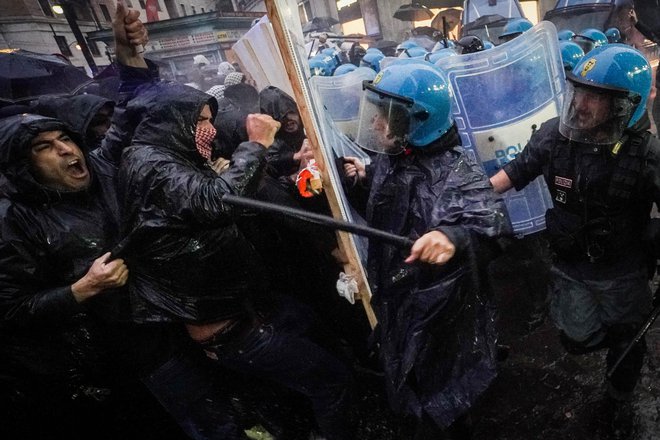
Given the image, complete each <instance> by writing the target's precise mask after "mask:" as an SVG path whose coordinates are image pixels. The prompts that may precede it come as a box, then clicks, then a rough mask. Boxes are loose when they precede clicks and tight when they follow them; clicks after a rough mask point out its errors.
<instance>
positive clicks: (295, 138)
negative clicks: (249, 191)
mask: <svg viewBox="0 0 660 440" xmlns="http://www.w3.org/2000/svg"><path fill="white" fill-rule="evenodd" d="M259 107H260V108H261V113H264V114H266V115H270V116H271V117H272V118H273V119H275V120H276V121H279V122H281V123H283V120H284V117H285V116H286V115H287V113H289V112H295V113H298V114H300V113H299V112H298V105H297V104H296V101H294V100H293V98H292V97H290V96H289V95H288V94H287V93H285V92H284V91H283V90H281V89H279V88H277V87H275V86H269V87H266V88H265V89H263V90H262V91H261V92H259ZM304 139H305V131H304V128H303V127H302V120H301V121H300V130H299V131H298V132H296V133H291V134H289V133H286V132H285V131H284V129H283V128H281V129H280V130H279V131H278V132H277V135H275V143H274V144H273V146H272V147H270V148H269V149H268V153H267V154H266V160H267V161H268V173H269V174H270V175H272V176H273V177H276V178H277V177H280V176H289V175H291V174H293V173H295V172H297V171H298V168H299V167H300V162H298V161H295V160H293V155H294V154H295V153H296V152H298V151H299V150H300V148H301V147H302V143H303V140H304Z"/></svg>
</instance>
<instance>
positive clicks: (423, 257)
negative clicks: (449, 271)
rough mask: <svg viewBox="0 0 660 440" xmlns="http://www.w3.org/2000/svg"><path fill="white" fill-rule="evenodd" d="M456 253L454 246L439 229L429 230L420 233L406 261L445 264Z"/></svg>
mask: <svg viewBox="0 0 660 440" xmlns="http://www.w3.org/2000/svg"><path fill="white" fill-rule="evenodd" d="M454 254H456V246H454V243H452V242H451V240H450V239H449V237H447V236H446V235H445V234H444V233H443V232H441V231H431V232H427V233H426V234H424V235H422V236H421V237H420V238H419V239H418V240H417V241H415V244H413V247H412V248H411V249H410V256H409V257H408V258H406V263H412V262H413V261H417V260H419V261H421V262H423V263H429V264H445V263H446V262H448V261H449V260H451V258H452V257H453V256H454Z"/></svg>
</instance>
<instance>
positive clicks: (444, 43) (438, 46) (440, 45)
mask: <svg viewBox="0 0 660 440" xmlns="http://www.w3.org/2000/svg"><path fill="white" fill-rule="evenodd" d="M455 48H456V42H454V41H453V40H447V39H444V38H443V39H442V40H440V41H438V42H437V43H435V46H433V49H432V50H431V52H437V51H439V50H442V49H455Z"/></svg>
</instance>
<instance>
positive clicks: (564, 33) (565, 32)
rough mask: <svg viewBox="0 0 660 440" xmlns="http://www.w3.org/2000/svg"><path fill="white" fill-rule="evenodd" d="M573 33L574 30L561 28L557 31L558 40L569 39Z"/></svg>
mask: <svg viewBox="0 0 660 440" xmlns="http://www.w3.org/2000/svg"><path fill="white" fill-rule="evenodd" d="M574 35H575V32H573V31H572V30H570V29H562V30H561V31H559V32H557V38H558V39H559V41H571V40H572V39H573V36H574Z"/></svg>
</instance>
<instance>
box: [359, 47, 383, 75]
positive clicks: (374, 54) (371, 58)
mask: <svg viewBox="0 0 660 440" xmlns="http://www.w3.org/2000/svg"><path fill="white" fill-rule="evenodd" d="M383 58H385V55H383V52H381V51H379V50H378V49H374V50H371V49H369V50H368V51H367V53H366V54H365V56H363V57H362V61H360V67H369V68H371V69H373V70H375V71H376V73H378V72H380V61H381V60H382V59H383Z"/></svg>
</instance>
